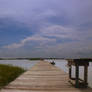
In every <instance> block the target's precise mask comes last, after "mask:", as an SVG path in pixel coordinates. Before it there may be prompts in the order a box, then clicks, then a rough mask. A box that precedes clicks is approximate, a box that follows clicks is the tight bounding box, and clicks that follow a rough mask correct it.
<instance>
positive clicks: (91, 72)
mask: <svg viewBox="0 0 92 92" xmlns="http://www.w3.org/2000/svg"><path fill="white" fill-rule="evenodd" d="M47 61H49V62H51V61H55V63H56V66H57V67H59V68H60V69H62V70H64V71H65V72H66V73H68V67H67V61H66V60H47ZM79 75H80V78H82V79H83V76H84V68H83V67H80V72H79ZM72 76H73V77H75V67H74V66H73V67H72ZM88 83H89V86H90V87H91V88H92V63H90V65H89V67H88Z"/></svg>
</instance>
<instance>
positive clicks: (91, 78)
mask: <svg viewBox="0 0 92 92" xmlns="http://www.w3.org/2000/svg"><path fill="white" fill-rule="evenodd" d="M46 61H49V62H50V61H53V60H46ZM54 61H55V63H56V66H57V67H59V68H61V69H63V70H64V71H65V72H66V73H68V67H67V66H66V65H67V61H66V60H54ZM37 62H39V60H37V61H29V60H0V64H11V65H13V66H19V67H22V68H24V69H30V68H31V67H32V66H33V65H35V64H36V63H37ZM72 70H73V72H72V76H74V75H75V72H74V70H75V67H72ZM88 70H89V71H88V82H89V86H90V87H92V63H90V66H89V68H88ZM80 78H82V79H83V67H80Z"/></svg>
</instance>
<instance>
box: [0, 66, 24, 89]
mask: <svg viewBox="0 0 92 92" xmlns="http://www.w3.org/2000/svg"><path fill="white" fill-rule="evenodd" d="M23 72H25V70H24V69H22V68H20V67H15V66H12V65H3V64H0V89H1V88H3V87H4V86H6V85H7V84H8V83H10V82H11V81H13V80H14V79H16V78H17V77H18V76H19V75H20V74H22V73H23Z"/></svg>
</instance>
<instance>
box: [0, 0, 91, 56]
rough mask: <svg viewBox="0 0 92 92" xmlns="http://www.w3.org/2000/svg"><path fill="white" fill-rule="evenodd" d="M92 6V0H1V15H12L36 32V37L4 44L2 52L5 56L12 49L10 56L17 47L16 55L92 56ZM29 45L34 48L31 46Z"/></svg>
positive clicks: (3, 16) (1, 16) (12, 17)
mask: <svg viewBox="0 0 92 92" xmlns="http://www.w3.org/2000/svg"><path fill="white" fill-rule="evenodd" d="M91 9H92V0H0V18H3V19H6V18H8V19H9V20H13V21H15V22H16V23H17V22H18V23H19V24H20V25H25V26H26V27H28V29H29V31H34V34H33V35H32V36H28V37H26V38H25V39H19V40H20V41H19V42H18V43H16V42H14V43H12V44H8V45H5V46H3V47H4V48H3V49H2V50H3V51H2V52H0V53H1V54H2V53H3V55H4V54H5V53H4V52H5V51H4V49H6V48H8V50H10V49H11V48H12V50H10V51H11V52H10V55H9V56H11V54H12V52H13V49H18V50H16V54H18V53H20V52H21V51H24V52H23V53H20V54H21V55H19V56H26V55H29V54H31V55H32V56H34V55H36V56H54V57H55V56H56V57H64V56H65V57H75V56H78V57H86V56H87V57H91V56H92V55H91V54H92V52H91V51H92V44H91V42H92V40H91V38H92V35H91V34H92V10H91ZM2 26H4V25H1V24H0V28H1V27H2ZM0 31H1V30H0ZM2 31H3V30H2ZM20 31H21V30H20ZM32 44H34V47H32V46H31V45H32ZM28 45H30V47H27V46H28ZM19 48H20V49H19ZM27 48H30V50H29V51H28V49H27ZM33 49H34V51H33ZM19 51H20V52H19ZM27 51H28V52H27ZM25 53H26V54H25ZM39 53H40V54H39ZM42 53H44V55H43V54H42ZM1 54H0V55H1ZM16 54H14V55H13V56H16ZM5 56H7V55H5Z"/></svg>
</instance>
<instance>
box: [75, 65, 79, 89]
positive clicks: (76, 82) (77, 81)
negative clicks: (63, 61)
mask: <svg viewBox="0 0 92 92" xmlns="http://www.w3.org/2000/svg"><path fill="white" fill-rule="evenodd" d="M75 87H76V88H78V87H79V66H78V64H76V78H75Z"/></svg>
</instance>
